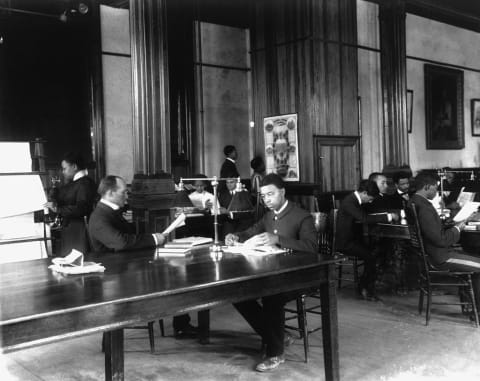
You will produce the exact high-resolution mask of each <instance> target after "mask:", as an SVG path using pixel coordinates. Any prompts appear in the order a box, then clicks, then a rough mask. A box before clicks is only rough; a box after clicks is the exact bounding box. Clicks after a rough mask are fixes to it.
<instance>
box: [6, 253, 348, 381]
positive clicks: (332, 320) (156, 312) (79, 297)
mask: <svg viewBox="0 0 480 381" xmlns="http://www.w3.org/2000/svg"><path fill="white" fill-rule="evenodd" d="M93 259H96V260H97V261H101V262H102V264H103V265H104V266H105V267H106V271H105V273H103V274H101V273H100V274H86V275H74V276H63V275H60V274H58V273H54V272H52V271H51V270H49V269H48V268H47V267H48V265H49V264H50V260H49V259H40V260H34V261H26V262H18V263H8V264H3V265H0V302H1V304H0V307H1V308H0V330H1V336H0V344H1V348H2V351H3V352H10V351H15V350H21V349H24V348H29V347H33V346H37V345H42V344H47V343H52V342H55V341H59V340H64V339H69V338H74V337H78V336H82V335H88V334H92V333H96V332H106V333H107V334H106V351H105V378H106V379H107V380H123V378H124V353H123V328H124V327H126V326H129V325H133V324H137V323H139V322H142V321H152V320H155V319H158V318H161V317H166V316H172V315H177V314H181V313H185V312H189V311H195V310H197V311H198V310H203V309H209V308H212V307H214V306H216V305H220V304H225V303H232V302H238V301H241V300H246V299H251V298H257V297H260V296H265V295H270V294H276V293H279V292H284V291H290V290H297V289H303V288H310V287H312V286H318V287H320V292H321V304H322V312H323V313H322V325H323V327H322V328H323V329H322V332H323V352H324V363H325V378H326V380H339V358H338V325H337V302H336V291H335V280H334V274H335V267H334V263H335V262H334V260H332V259H326V258H323V257H322V256H320V255H316V254H307V253H289V254H277V255H270V256H267V257H244V256H242V255H234V254H222V253H220V254H219V255H217V254H213V253H210V252H209V250H208V248H206V249H205V248H204V249H200V250H196V251H194V252H193V253H192V254H191V255H189V256H187V257H180V258H178V257H169V258H167V257H158V256H156V254H155V253H154V250H149V251H137V252H124V253H118V254H110V255H104V256H101V258H97V257H94V258H93ZM72 361H74V359H72ZM72 364H73V366H74V362H73V363H72Z"/></svg>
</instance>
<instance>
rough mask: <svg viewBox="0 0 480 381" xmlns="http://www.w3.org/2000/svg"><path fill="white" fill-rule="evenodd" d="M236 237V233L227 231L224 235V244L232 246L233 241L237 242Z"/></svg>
mask: <svg viewBox="0 0 480 381" xmlns="http://www.w3.org/2000/svg"><path fill="white" fill-rule="evenodd" d="M238 239H239V238H238V235H235V234H232V233H229V234H227V235H226V236H225V245H227V246H233V245H235V242H238Z"/></svg>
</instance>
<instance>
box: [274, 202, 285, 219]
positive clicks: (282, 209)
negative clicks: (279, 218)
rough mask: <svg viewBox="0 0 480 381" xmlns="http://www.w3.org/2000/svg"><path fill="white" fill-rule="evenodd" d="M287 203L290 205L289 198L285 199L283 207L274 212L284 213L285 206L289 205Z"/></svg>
mask: <svg viewBox="0 0 480 381" xmlns="http://www.w3.org/2000/svg"><path fill="white" fill-rule="evenodd" d="M287 205H288V200H285V204H283V205H282V207H281V208H280V209H279V210H278V211H277V210H274V211H273V213H275V214H277V215H278V214H280V213H282V212H283V211H284V210H285V208H286V207H287Z"/></svg>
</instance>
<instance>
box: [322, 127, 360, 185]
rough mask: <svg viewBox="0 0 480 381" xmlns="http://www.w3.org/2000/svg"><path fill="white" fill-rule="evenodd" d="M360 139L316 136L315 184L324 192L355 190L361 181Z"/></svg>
mask: <svg viewBox="0 0 480 381" xmlns="http://www.w3.org/2000/svg"><path fill="white" fill-rule="evenodd" d="M359 144H360V137H358V136H314V150H315V158H316V160H315V164H316V167H315V182H316V183H319V184H320V185H321V189H322V191H323V192H330V191H339V190H353V189H355V188H356V187H357V185H358V183H359V181H360V173H361V167H360V148H359Z"/></svg>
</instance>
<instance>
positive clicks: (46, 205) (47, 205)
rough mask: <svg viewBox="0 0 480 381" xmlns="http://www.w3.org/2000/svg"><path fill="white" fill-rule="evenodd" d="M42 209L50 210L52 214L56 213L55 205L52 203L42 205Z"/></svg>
mask: <svg viewBox="0 0 480 381" xmlns="http://www.w3.org/2000/svg"><path fill="white" fill-rule="evenodd" d="M43 207H44V208H48V209H50V210H51V211H53V212H54V213H57V206H56V205H55V203H54V202H52V201H48V202H46V203H45V204H43Z"/></svg>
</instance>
